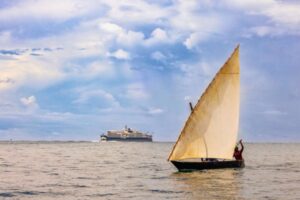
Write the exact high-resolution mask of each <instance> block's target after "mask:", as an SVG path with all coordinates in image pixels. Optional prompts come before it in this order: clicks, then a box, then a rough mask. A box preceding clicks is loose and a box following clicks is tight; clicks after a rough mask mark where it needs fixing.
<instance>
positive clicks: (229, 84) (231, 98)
mask: <svg viewBox="0 0 300 200" xmlns="http://www.w3.org/2000/svg"><path fill="white" fill-rule="evenodd" d="M239 107H240V66H239V46H237V47H236V48H235V50H234V52H233V53H232V55H231V56H230V58H229V59H228V60H227V61H226V63H225V64H224V65H223V66H222V67H221V69H220V70H219V72H218V73H217V74H216V75H215V77H214V79H213V80H212V82H211V83H210V84H209V86H208V87H207V89H206V90H205V92H204V93H203V94H202V96H201V97H200V99H199V101H198V103H197V104H196V105H195V107H194V109H193V111H192V113H191V114H190V116H189V118H188V120H187V121H186V123H185V125H184V128H183V130H182V131H181V134H180V136H179V138H178V140H177V142H176V144H175V145H174V147H173V150H172V152H171V154H170V156H169V159H168V160H183V159H188V158H220V159H232V155H233V151H234V147H235V144H236V139H237V133H238V124H239Z"/></svg>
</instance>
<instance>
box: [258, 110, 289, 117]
mask: <svg viewBox="0 0 300 200" xmlns="http://www.w3.org/2000/svg"><path fill="white" fill-rule="evenodd" d="M262 114H265V115H270V116H280V115H287V113H286V112H283V111H280V110H266V111H264V112H263V113H262Z"/></svg>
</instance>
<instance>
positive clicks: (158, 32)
mask: <svg viewBox="0 0 300 200" xmlns="http://www.w3.org/2000/svg"><path fill="white" fill-rule="evenodd" d="M168 42H171V37H168V34H167V32H166V31H165V30H163V29H161V28H156V29H154V30H153V31H152V33H151V37H150V38H149V39H147V40H146V41H145V45H150V46H151V45H155V44H162V43H168Z"/></svg>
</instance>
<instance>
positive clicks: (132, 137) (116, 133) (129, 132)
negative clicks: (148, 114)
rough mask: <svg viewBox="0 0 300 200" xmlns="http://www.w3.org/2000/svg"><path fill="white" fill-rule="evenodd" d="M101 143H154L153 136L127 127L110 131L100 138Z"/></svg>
mask: <svg viewBox="0 0 300 200" xmlns="http://www.w3.org/2000/svg"><path fill="white" fill-rule="evenodd" d="M100 141H124V142H152V135H150V134H147V133H142V132H140V131H137V130H133V129H131V128H128V127H127V126H125V128H124V129H123V130H109V131H107V133H106V134H102V135H101V136H100Z"/></svg>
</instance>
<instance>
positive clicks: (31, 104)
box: [20, 96, 39, 109]
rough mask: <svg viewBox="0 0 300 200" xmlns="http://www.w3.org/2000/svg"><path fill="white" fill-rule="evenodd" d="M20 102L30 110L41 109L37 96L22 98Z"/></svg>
mask: <svg viewBox="0 0 300 200" xmlns="http://www.w3.org/2000/svg"><path fill="white" fill-rule="evenodd" d="M20 102H21V103H22V104H23V105H24V106H26V107H27V108H30V109H37V108H38V107H39V105H38V103H37V100H36V98H35V96H29V97H22V98H21V99H20Z"/></svg>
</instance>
